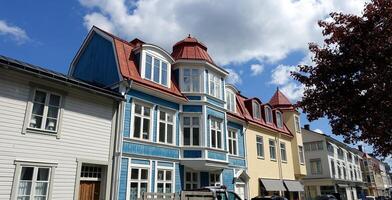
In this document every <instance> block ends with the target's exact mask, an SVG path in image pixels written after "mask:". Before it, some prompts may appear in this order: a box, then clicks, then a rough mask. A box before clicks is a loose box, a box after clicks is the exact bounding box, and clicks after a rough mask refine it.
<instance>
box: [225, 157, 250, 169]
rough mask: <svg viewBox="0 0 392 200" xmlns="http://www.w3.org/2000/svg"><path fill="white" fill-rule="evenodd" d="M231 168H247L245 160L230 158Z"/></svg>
mask: <svg viewBox="0 0 392 200" xmlns="http://www.w3.org/2000/svg"><path fill="white" fill-rule="evenodd" d="M229 166H236V167H246V163H245V159H239V158H233V157H230V156H229Z"/></svg>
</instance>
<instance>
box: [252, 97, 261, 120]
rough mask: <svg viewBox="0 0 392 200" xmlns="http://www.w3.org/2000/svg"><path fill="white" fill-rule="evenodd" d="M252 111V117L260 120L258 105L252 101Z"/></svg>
mask: <svg viewBox="0 0 392 200" xmlns="http://www.w3.org/2000/svg"><path fill="white" fill-rule="evenodd" d="M252 109H253V117H254V118H256V119H261V112H260V105H259V104H258V103H257V102H256V101H253V103H252Z"/></svg>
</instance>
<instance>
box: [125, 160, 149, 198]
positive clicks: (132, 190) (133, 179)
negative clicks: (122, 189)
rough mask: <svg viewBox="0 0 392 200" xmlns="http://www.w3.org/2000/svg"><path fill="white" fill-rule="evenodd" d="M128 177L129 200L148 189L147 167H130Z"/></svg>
mask: <svg viewBox="0 0 392 200" xmlns="http://www.w3.org/2000/svg"><path fill="white" fill-rule="evenodd" d="M130 172H131V174H130V179H129V195H130V199H131V200H136V199H137V198H140V197H141V195H142V194H143V192H147V191H148V185H149V184H148V177H149V170H148V168H141V167H131V170H130Z"/></svg>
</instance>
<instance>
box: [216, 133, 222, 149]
mask: <svg viewBox="0 0 392 200" xmlns="http://www.w3.org/2000/svg"><path fill="white" fill-rule="evenodd" d="M217 140H218V148H222V133H221V132H220V131H217Z"/></svg>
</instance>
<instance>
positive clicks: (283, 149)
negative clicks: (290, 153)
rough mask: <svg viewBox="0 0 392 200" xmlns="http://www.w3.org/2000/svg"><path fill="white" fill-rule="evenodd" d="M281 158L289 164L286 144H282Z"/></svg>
mask: <svg viewBox="0 0 392 200" xmlns="http://www.w3.org/2000/svg"><path fill="white" fill-rule="evenodd" d="M280 157H281V160H282V161H283V162H287V153H286V143H284V142H280Z"/></svg>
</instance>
